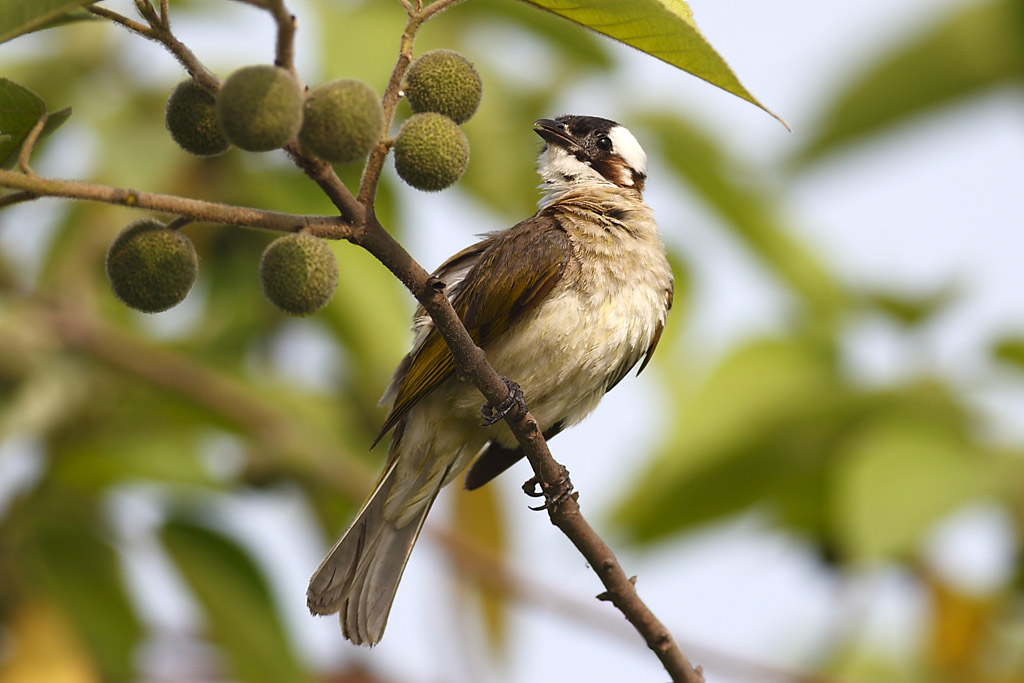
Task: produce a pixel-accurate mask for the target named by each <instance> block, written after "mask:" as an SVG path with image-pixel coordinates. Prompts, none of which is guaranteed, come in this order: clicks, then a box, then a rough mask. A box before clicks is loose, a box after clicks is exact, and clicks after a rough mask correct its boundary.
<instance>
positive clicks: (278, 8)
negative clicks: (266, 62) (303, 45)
mask: <svg viewBox="0 0 1024 683" xmlns="http://www.w3.org/2000/svg"><path fill="white" fill-rule="evenodd" d="M267 4H268V5H269V6H268V8H267V9H269V10H270V13H271V14H272V15H273V17H274V21H275V22H276V23H277V50H276V55H277V56H276V58H275V60H274V64H276V65H277V66H279V67H281V68H282V69H288V71H290V72H292V74H294V75H295V76H296V77H298V73H297V72H296V71H295V31H296V29H297V28H298V22H297V21H296V19H295V15H294V14H292V13H291V12H289V11H288V8H287V7H285V5H284V0H270V1H269V2H268V3H267Z"/></svg>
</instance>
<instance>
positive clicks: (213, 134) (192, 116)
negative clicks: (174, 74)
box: [164, 79, 231, 157]
mask: <svg viewBox="0 0 1024 683" xmlns="http://www.w3.org/2000/svg"><path fill="white" fill-rule="evenodd" d="M216 103H217V100H216V98H215V97H214V96H213V95H211V94H210V93H209V92H208V91H207V90H206V89H205V88H203V87H202V86H200V85H199V84H198V83H196V82H195V81H193V80H191V79H189V80H187V81H182V82H181V83H179V84H178V86H177V87H176V88H175V89H174V91H173V92H171V96H170V97H169V98H167V109H166V111H165V112H164V125H166V126H167V130H168V131H169V132H170V134H171V138H172V139H173V140H174V141H175V142H176V143H178V145H179V146H180V147H181V148H182V149H183V150H185V151H186V152H188V153H190V154H195V155H196V156H201V157H211V156H216V155H217V154H223V153H224V152H226V151H227V150H228V147H230V146H231V143H229V142H228V139H227V138H226V137H224V132H223V131H222V130H221V129H220V124H218V123H217V111H216Z"/></svg>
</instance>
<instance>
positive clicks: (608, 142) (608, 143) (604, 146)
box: [597, 135, 612, 152]
mask: <svg viewBox="0 0 1024 683" xmlns="http://www.w3.org/2000/svg"><path fill="white" fill-rule="evenodd" d="M597 148H598V149H599V150H601V151H602V152H610V151H611V150H612V139H611V138H610V137H608V136H607V135H599V136H598V138H597Z"/></svg>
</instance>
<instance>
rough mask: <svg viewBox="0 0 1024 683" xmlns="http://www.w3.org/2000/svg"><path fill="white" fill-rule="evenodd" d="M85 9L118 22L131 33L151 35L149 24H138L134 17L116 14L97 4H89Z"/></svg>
mask: <svg viewBox="0 0 1024 683" xmlns="http://www.w3.org/2000/svg"><path fill="white" fill-rule="evenodd" d="M85 9H86V10H88V11H89V12H91V13H92V14H95V15H96V16H97V17H102V18H103V19H107V20H109V21H112V22H114V23H115V24H118V25H119V26H123V27H124V28H126V29H128V30H129V31H131V32H132V33H137V34H139V35H140V36H142V37H144V38H150V37H152V36H151V34H152V31H151V29H150V28H149V26H146V25H145V24H140V23H139V22H137V21H135V20H134V19H129V18H128V17H126V16H124V15H122V14H118V13H117V12H115V11H113V10H109V9H107V8H106V7H100V6H98V5H89V6H88V7H86V8H85Z"/></svg>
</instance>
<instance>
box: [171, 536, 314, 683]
mask: <svg viewBox="0 0 1024 683" xmlns="http://www.w3.org/2000/svg"><path fill="white" fill-rule="evenodd" d="M161 537H162V539H163V542H164V546H165V547H166V548H167V551H168V552H169V553H170V555H171V557H172V558H173V559H174V562H175V564H176V565H177V567H178V569H179V570H180V571H181V573H182V575H183V576H184V578H185V581H186V583H188V585H189V587H190V588H191V589H192V592H193V593H194V594H195V596H196V598H197V599H198V600H199V603H200V604H201V605H202V607H203V611H204V612H205V614H206V618H207V624H208V626H209V629H210V631H211V633H212V635H213V637H214V638H215V639H216V640H217V642H219V643H220V645H221V646H222V647H223V648H224V651H225V654H226V655H227V657H228V659H229V660H230V662H231V664H232V667H233V669H234V673H235V675H236V676H237V677H238V678H239V679H240V680H243V681H248V682H249V683H277V682H279V681H309V680H310V677H309V675H308V674H307V673H306V672H305V671H304V670H303V668H302V666H301V665H300V664H299V662H298V660H297V659H296V656H295V653H294V652H293V651H292V648H291V644H290V643H289V642H288V639H287V637H286V634H285V630H284V628H283V626H282V625H281V621H280V617H279V616H278V613H277V608H276V606H275V605H274V603H273V600H272V599H271V595H270V591H269V589H268V587H267V582H266V580H265V579H264V577H263V575H262V574H261V573H260V570H259V569H258V568H257V566H256V564H255V563H254V562H253V561H252V559H251V558H250V557H249V555H248V553H246V552H245V551H244V550H243V549H242V548H241V547H239V546H238V544H237V543H235V542H234V541H233V540H231V539H230V538H228V537H226V536H224V535H222V534H219V533H216V532H214V531H211V530H210V529H208V528H205V527H202V526H199V525H197V524H194V523H192V522H187V521H184V520H180V519H177V520H174V519H172V520H171V521H169V522H167V524H165V525H164V527H163V529H162V531H161Z"/></svg>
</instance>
